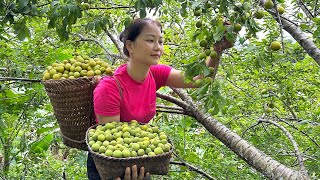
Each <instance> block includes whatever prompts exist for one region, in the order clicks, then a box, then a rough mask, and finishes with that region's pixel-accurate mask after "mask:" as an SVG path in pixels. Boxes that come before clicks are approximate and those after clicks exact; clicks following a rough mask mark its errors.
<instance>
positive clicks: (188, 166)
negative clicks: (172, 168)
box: [170, 161, 214, 179]
mask: <svg viewBox="0 0 320 180" xmlns="http://www.w3.org/2000/svg"><path fill="white" fill-rule="evenodd" d="M170 164H175V165H179V166H185V167H187V168H188V169H189V170H190V171H195V172H197V173H199V174H201V175H203V176H205V177H206V178H208V179H214V178H213V177H212V176H210V175H209V174H207V173H206V172H204V171H202V170H200V169H199V168H196V167H194V166H192V165H191V164H188V163H186V162H177V161H171V162H170Z"/></svg>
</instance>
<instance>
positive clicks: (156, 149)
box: [153, 147, 163, 155]
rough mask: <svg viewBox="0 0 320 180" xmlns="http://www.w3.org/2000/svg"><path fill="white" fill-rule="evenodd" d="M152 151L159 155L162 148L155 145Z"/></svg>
mask: <svg viewBox="0 0 320 180" xmlns="http://www.w3.org/2000/svg"><path fill="white" fill-rule="evenodd" d="M153 152H154V153H155V154H156V155H159V154H162V153H163V149H162V148H160V147H157V148H155V149H154V150H153Z"/></svg>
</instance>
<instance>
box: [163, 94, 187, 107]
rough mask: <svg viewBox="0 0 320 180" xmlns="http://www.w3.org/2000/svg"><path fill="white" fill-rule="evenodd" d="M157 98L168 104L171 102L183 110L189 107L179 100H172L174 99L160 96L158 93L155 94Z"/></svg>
mask: <svg viewBox="0 0 320 180" xmlns="http://www.w3.org/2000/svg"><path fill="white" fill-rule="evenodd" d="M157 97H159V98H161V99H164V100H167V101H169V102H172V103H174V104H176V105H178V106H180V107H182V108H183V109H185V108H188V107H189V106H188V104H187V103H185V102H183V101H181V100H179V99H177V98H174V97H172V96H168V95H165V94H161V93H158V92H157Z"/></svg>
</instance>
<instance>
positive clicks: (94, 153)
mask: <svg viewBox="0 0 320 180" xmlns="http://www.w3.org/2000/svg"><path fill="white" fill-rule="evenodd" d="M98 125H100V124H95V125H92V126H90V127H89V128H88V129H87V132H86V139H85V140H86V144H87V146H88V150H89V152H90V153H91V154H93V155H95V156H98V157H100V158H104V159H108V160H115V161H123V160H127V161H129V160H141V159H156V158H160V157H164V156H169V155H171V154H172V152H173V149H174V146H173V144H172V143H171V141H170V139H169V138H168V142H169V143H170V144H171V145H172V146H171V149H170V150H169V151H168V152H165V153H162V154H158V155H155V156H148V155H143V156H137V157H127V158H115V157H112V156H106V155H105V156H103V155H100V154H98V153H96V152H95V151H93V150H92V149H91V147H90V145H89V131H90V129H93V128H95V127H96V126H98Z"/></svg>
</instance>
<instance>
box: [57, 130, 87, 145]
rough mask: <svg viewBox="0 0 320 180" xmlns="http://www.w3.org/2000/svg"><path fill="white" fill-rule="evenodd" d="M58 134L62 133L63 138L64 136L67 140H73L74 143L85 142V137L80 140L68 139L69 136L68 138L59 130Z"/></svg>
mask: <svg viewBox="0 0 320 180" xmlns="http://www.w3.org/2000/svg"><path fill="white" fill-rule="evenodd" d="M60 134H61V135H62V137H63V138H65V139H67V140H69V141H72V142H75V143H85V142H86V140H85V139H84V140H81V141H78V140H74V139H70V138H68V137H67V136H65V135H64V134H63V133H62V132H61V131H60Z"/></svg>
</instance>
